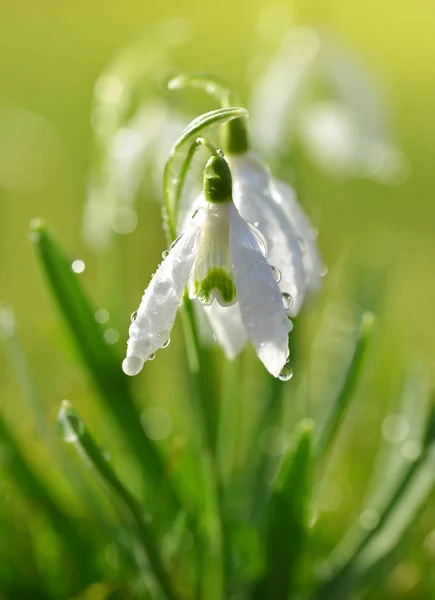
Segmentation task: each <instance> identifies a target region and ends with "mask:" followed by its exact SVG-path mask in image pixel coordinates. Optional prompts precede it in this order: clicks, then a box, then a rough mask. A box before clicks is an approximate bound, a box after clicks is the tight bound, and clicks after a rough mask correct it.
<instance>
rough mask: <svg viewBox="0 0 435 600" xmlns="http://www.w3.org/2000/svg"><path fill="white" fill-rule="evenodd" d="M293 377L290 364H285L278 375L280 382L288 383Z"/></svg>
mask: <svg viewBox="0 0 435 600" xmlns="http://www.w3.org/2000/svg"><path fill="white" fill-rule="evenodd" d="M292 377H293V369H292V368H291V366H290V362H286V363H285V365H284V366H283V368H282V371H281V373H280V374H279V375H278V379H279V380H280V381H290V379H291V378H292Z"/></svg>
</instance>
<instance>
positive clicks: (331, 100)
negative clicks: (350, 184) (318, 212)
mask: <svg viewBox="0 0 435 600" xmlns="http://www.w3.org/2000/svg"><path fill="white" fill-rule="evenodd" d="M319 89H320V90H321V91H322V95H321V96H320V95H319ZM251 106H252V110H251V117H252V130H253V137H254V140H255V142H256V144H257V145H258V147H260V148H262V152H263V153H264V154H265V155H268V156H270V157H274V156H275V157H276V156H279V155H280V154H282V150H283V149H284V150H285V149H288V147H289V144H292V143H294V141H295V139H296V138H298V139H299V140H300V141H301V142H302V144H303V146H304V148H305V150H306V151H307V153H308V154H309V155H310V157H311V158H312V160H313V161H314V162H315V163H316V164H317V165H319V166H320V167H321V168H322V169H323V170H325V171H326V172H328V173H330V174H331V175H335V176H348V177H370V178H373V179H376V180H380V181H382V182H384V183H390V184H397V183H400V182H401V181H402V180H403V179H404V178H406V176H407V174H408V170H409V167H408V164H407V161H406V158H405V157H404V155H403V154H402V152H400V150H399V149H398V148H397V147H396V145H395V143H394V139H393V135H392V133H391V125H390V122H389V115H388V110H387V106H386V102H385V99H384V97H383V94H382V91H381V89H380V86H378V85H377V83H376V82H375V81H374V80H373V78H372V76H371V75H370V73H368V72H367V70H366V69H365V68H364V65H361V64H360V63H359V61H358V60H357V59H356V58H355V57H354V56H353V55H352V54H351V53H350V52H349V51H348V50H347V49H346V48H342V47H340V45H339V44H337V43H335V41H334V40H333V39H330V37H329V36H328V35H325V34H324V33H321V32H318V31H315V30H314V29H312V28H306V27H298V28H295V29H293V30H292V31H290V32H289V33H288V34H287V35H286V36H285V37H284V39H283V42H282V45H281V48H280V49H279V50H278V52H277V53H276V55H275V56H274V57H273V58H272V59H271V61H270V63H269V65H268V67H267V68H266V70H265V71H264V73H263V74H262V75H261V76H260V77H259V79H258V82H257V84H256V86H255V88H254V91H253V96H252V99H251Z"/></svg>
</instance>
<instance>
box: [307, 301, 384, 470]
mask: <svg viewBox="0 0 435 600" xmlns="http://www.w3.org/2000/svg"><path fill="white" fill-rule="evenodd" d="M373 323H374V316H373V314H372V313H370V312H366V313H363V315H362V317H361V322H360V330H359V335H358V338H357V340H356V343H355V346H354V351H353V355H352V358H351V360H350V363H349V366H348V368H347V372H346V374H345V376H344V378H343V384H342V386H341V389H340V390H339V392H338V394H337V396H336V398H335V400H334V401H333V402H331V407H330V409H329V411H328V413H327V415H326V418H325V420H324V422H323V424H322V426H321V427H320V430H319V434H318V436H317V438H316V442H315V446H314V453H315V456H316V460H318V461H319V460H322V458H323V457H324V456H325V454H326V453H327V452H328V450H329V448H330V446H331V444H332V443H333V441H334V438H335V435H336V434H337V432H338V430H339V427H340V424H341V422H342V420H343V418H344V415H345V414H346V411H347V409H348V407H349V404H350V402H351V400H352V398H353V395H354V391H355V389H356V386H357V384H358V382H359V378H360V375H361V372H362V368H363V366H364V361H365V357H366V353H367V347H368V344H369V341H370V339H371V337H372V334H373Z"/></svg>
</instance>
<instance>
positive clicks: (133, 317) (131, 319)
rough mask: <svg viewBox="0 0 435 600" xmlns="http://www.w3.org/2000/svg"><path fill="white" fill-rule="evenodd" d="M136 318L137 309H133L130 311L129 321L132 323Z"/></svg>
mask: <svg viewBox="0 0 435 600" xmlns="http://www.w3.org/2000/svg"><path fill="white" fill-rule="evenodd" d="M136 318H137V310H135V311H134V312H133V313H131V316H130V321H131V322H132V323H133V322H134V321H136Z"/></svg>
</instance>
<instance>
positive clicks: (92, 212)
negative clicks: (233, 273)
mask: <svg viewBox="0 0 435 600" xmlns="http://www.w3.org/2000/svg"><path fill="white" fill-rule="evenodd" d="M189 29H190V28H189V26H188V23H187V22H186V21H185V20H183V19H169V20H167V21H164V22H162V23H161V24H160V25H159V26H157V27H156V28H154V29H153V32H152V33H149V34H147V35H145V36H142V37H139V38H138V39H137V40H136V41H135V42H133V43H132V44H130V45H128V46H126V47H125V48H124V49H123V50H122V51H121V52H120V53H119V54H118V55H117V56H115V57H114V58H113V60H112V61H111V62H110V63H109V64H108V65H107V67H106V68H105V69H104V71H103V73H102V74H101V75H100V77H99V78H98V80H97V81H96V83H95V90H94V100H93V107H92V117H91V124H92V128H93V133H94V166H93V168H92V171H91V174H90V181H89V190H88V198H87V202H86V205H85V210H84V217H83V235H84V238H85V240H86V242H87V243H88V244H89V245H91V246H93V247H94V248H96V249H104V247H105V246H107V244H108V243H109V241H110V239H111V237H112V235H113V233H114V232H115V233H122V234H126V233H130V232H131V231H132V230H133V229H134V228H135V227H136V224H137V216H136V213H135V210H134V203H135V200H136V198H137V196H138V193H139V192H140V190H141V187H142V184H143V183H144V182H145V181H147V183H148V182H149V181H150V180H151V182H152V184H153V185H152V188H151V191H152V193H153V194H156V195H157V196H158V197H160V195H161V175H162V172H163V166H164V163H165V160H166V156H167V153H168V152H169V150H170V148H171V144H172V140H173V139H174V137H175V138H176V137H177V136H178V135H179V133H180V131H181V130H182V129H183V127H184V125H185V122H184V119H182V118H180V117H179V116H178V115H177V114H174V113H173V112H172V111H171V110H169V108H168V106H167V103H166V102H165V100H164V98H163V96H162V94H161V90H160V88H159V82H160V81H161V77H162V74H164V73H165V72H166V71H167V69H168V64H169V63H170V62H172V61H171V59H170V56H171V55H172V54H173V53H174V52H175V51H176V49H177V48H178V47H179V46H180V45H181V44H184V43H186V41H187V40H188V39H189V35H190V33H189ZM146 190H147V192H149V190H150V188H149V187H147V188H146Z"/></svg>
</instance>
